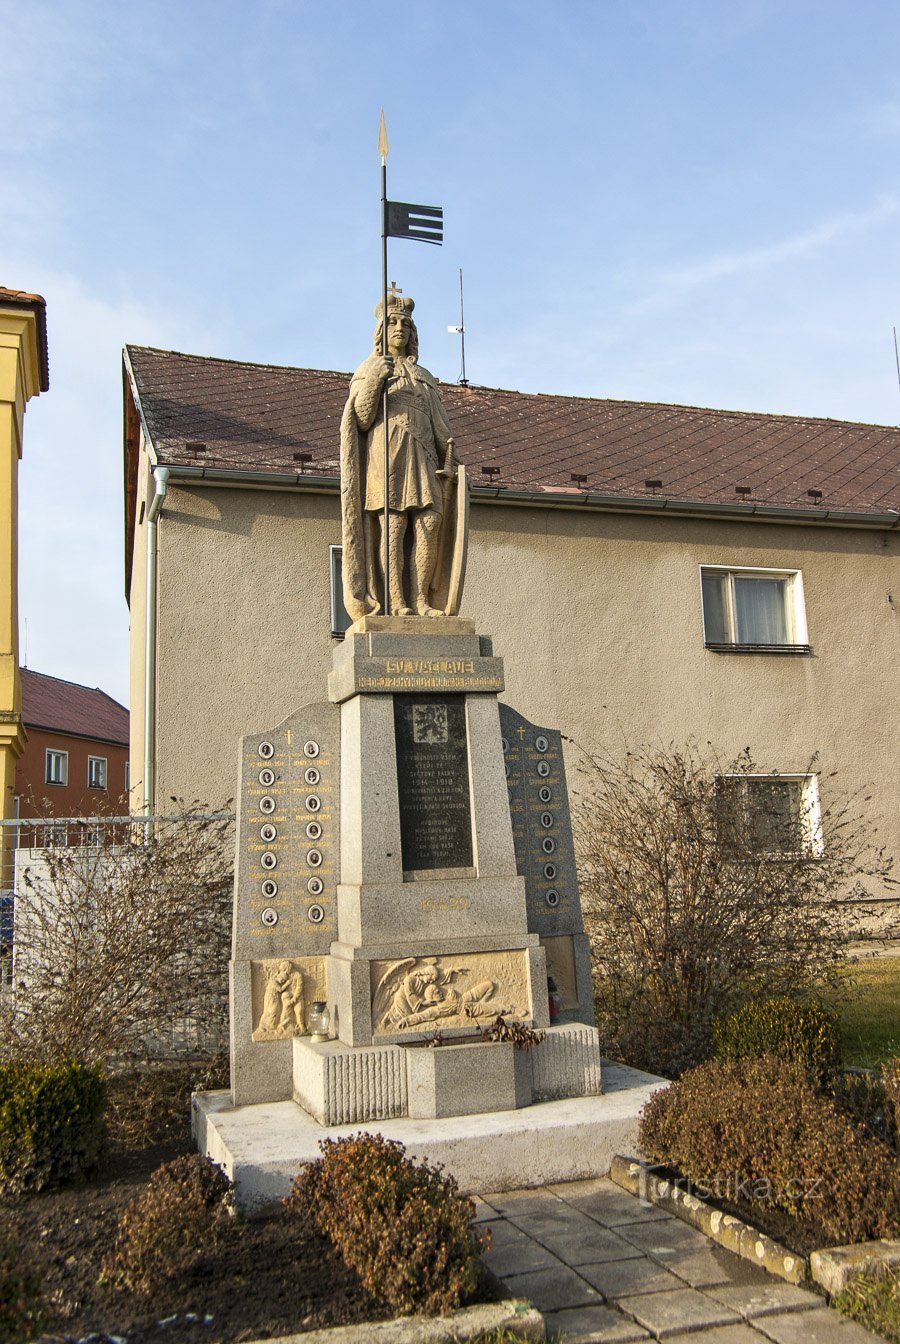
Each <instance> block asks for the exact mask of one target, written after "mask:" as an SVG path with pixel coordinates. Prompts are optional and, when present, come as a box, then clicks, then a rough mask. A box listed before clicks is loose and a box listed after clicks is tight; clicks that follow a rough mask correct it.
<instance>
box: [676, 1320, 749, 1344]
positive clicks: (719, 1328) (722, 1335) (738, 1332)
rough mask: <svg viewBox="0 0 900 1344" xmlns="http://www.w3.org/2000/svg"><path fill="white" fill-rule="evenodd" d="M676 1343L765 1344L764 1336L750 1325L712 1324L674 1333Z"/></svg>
mask: <svg viewBox="0 0 900 1344" xmlns="http://www.w3.org/2000/svg"><path fill="white" fill-rule="evenodd" d="M675 1340H676V1344H766V1340H765V1336H764V1335H761V1334H760V1333H759V1331H758V1330H754V1329H753V1327H752V1325H745V1324H743V1323H742V1324H741V1325H713V1326H711V1327H710V1328H709V1330H689V1331H688V1332H687V1334H686V1335H676V1336H675Z"/></svg>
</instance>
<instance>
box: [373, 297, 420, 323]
mask: <svg viewBox="0 0 900 1344" xmlns="http://www.w3.org/2000/svg"><path fill="white" fill-rule="evenodd" d="M387 301H388V312H389V313H403V315H404V316H405V317H412V311H413V309H414V308H415V306H416V305H415V302H414V300H413V299H411V298H410V297H409V296H408V295H407V294H388V296H387ZM383 310H384V301H383V300H382V299H379V300H378V304H377V306H376V308H375V316H376V317H377V318H378V320H379V321H381V314H382V312H383Z"/></svg>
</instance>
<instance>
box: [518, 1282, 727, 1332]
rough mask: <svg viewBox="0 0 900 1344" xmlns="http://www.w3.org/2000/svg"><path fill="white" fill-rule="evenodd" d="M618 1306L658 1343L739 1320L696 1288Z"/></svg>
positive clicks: (644, 1295) (651, 1295) (625, 1301)
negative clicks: (642, 1326)
mask: <svg viewBox="0 0 900 1344" xmlns="http://www.w3.org/2000/svg"><path fill="white" fill-rule="evenodd" d="M537 1305H538V1304H537V1303H535V1306H537ZM619 1306H620V1307H621V1309H622V1311H624V1312H625V1313H626V1314H627V1315H628V1316H633V1317H634V1319H635V1320H636V1321H637V1322H638V1324H639V1325H644V1326H646V1327H647V1329H648V1330H650V1331H651V1332H652V1333H653V1334H654V1335H657V1336H658V1337H659V1338H660V1339H665V1337H666V1336H667V1335H677V1334H681V1333H683V1332H684V1331H685V1330H696V1329H697V1328H698V1327H699V1326H704V1325H731V1324H732V1323H734V1324H737V1323H739V1322H740V1319H741V1318H740V1316H739V1315H738V1313H737V1312H736V1311H732V1309H731V1308H730V1307H726V1306H723V1305H722V1303H721V1302H716V1300H715V1298H712V1297H707V1296H706V1294H705V1293H701V1292H698V1291H697V1289H696V1288H677V1289H675V1290H673V1291H672V1292H668V1293H642V1294H640V1296H638V1297H623V1298H621V1299H620V1301H619Z"/></svg>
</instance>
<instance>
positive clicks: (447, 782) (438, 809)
mask: <svg viewBox="0 0 900 1344" xmlns="http://www.w3.org/2000/svg"><path fill="white" fill-rule="evenodd" d="M394 729H395V735H396V743H397V789H398V793H399V801H400V843H401V850H402V855H403V868H404V870H405V871H407V872H415V871H417V870H429V869H435V868H469V867H471V864H472V810H471V800H470V797H469V749H468V744H467V740H466V712H465V699H464V697H463V696H461V695H397V696H395V697H394Z"/></svg>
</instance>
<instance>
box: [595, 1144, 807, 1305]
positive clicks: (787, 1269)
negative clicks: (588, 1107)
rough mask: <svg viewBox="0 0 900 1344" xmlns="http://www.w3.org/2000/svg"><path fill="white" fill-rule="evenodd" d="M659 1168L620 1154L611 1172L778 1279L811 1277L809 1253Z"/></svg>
mask: <svg viewBox="0 0 900 1344" xmlns="http://www.w3.org/2000/svg"><path fill="white" fill-rule="evenodd" d="M660 1170H661V1168H658V1167H654V1166H653V1165H652V1164H651V1163H649V1162H642V1161H639V1160H638V1159H637V1158H633V1157H623V1156H621V1155H617V1156H616V1157H614V1158H613V1160H612V1164H611V1166H610V1169H609V1176H610V1180H612V1181H615V1183H616V1185H619V1186H621V1187H622V1189H623V1190H627V1191H628V1192H629V1193H630V1194H632V1195H639V1196H640V1197H641V1198H642V1199H646V1200H649V1201H650V1202H651V1203H653V1204H656V1205H658V1206H659V1207H660V1208H664V1209H666V1210H667V1211H668V1212H669V1213H672V1214H674V1215H675V1217H676V1218H680V1219H681V1220H682V1222H685V1223H689V1224H690V1225H691V1226H692V1227H696V1228H697V1229H698V1231H700V1232H703V1233H705V1234H706V1236H708V1237H711V1238H712V1240H713V1241H715V1242H718V1244H719V1245H720V1246H724V1247H726V1249H727V1250H729V1251H733V1252H734V1253H735V1254H736V1255H739V1256H741V1258H742V1259H744V1260H749V1261H751V1262H752V1263H753V1264H755V1265H759V1266H760V1267H761V1268H762V1269H767V1270H768V1271H769V1273H770V1274H774V1275H776V1276H777V1277H778V1278H779V1279H784V1280H785V1281H786V1282H787V1283H793V1284H801V1283H807V1282H808V1281H809V1279H810V1268H809V1260H808V1259H807V1257H806V1256H802V1255H797V1254H796V1252H794V1251H791V1250H789V1249H788V1248H787V1247H786V1246H782V1245H781V1244H780V1242H777V1241H775V1240H774V1238H773V1237H768V1236H766V1234H765V1233H764V1232H759V1231H758V1230H757V1229H756V1228H755V1227H751V1225H750V1224H749V1223H745V1222H743V1220H742V1219H740V1218H735V1217H734V1216H733V1215H731V1214H727V1213H723V1212H722V1211H721V1209H714V1208H711V1207H710V1205H708V1204H707V1203H705V1202H704V1200H702V1199H701V1198H700V1197H699V1196H698V1195H696V1194H695V1193H694V1192H693V1191H692V1190H691V1189H690V1187H689V1185H688V1183H687V1182H684V1183H681V1182H678V1181H674V1180H672V1179H671V1177H664V1176H660V1175H658V1174H657V1173H658V1172H659V1171H660Z"/></svg>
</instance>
